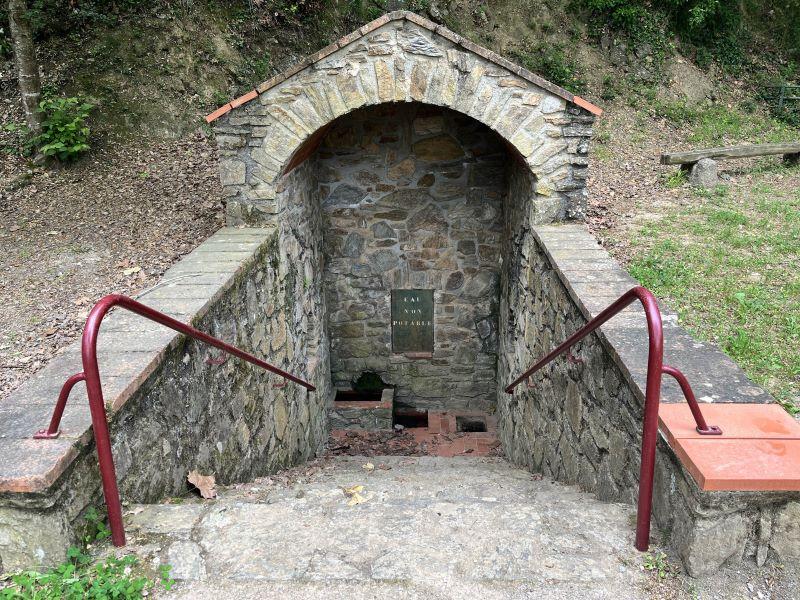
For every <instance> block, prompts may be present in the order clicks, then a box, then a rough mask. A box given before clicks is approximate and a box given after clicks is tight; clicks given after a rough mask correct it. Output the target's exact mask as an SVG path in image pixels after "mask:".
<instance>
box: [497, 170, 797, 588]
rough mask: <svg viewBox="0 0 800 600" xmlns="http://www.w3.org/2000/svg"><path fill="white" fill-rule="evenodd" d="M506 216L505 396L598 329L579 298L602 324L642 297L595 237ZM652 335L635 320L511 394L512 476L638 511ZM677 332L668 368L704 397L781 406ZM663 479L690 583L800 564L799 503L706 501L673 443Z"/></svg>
mask: <svg viewBox="0 0 800 600" xmlns="http://www.w3.org/2000/svg"><path fill="white" fill-rule="evenodd" d="M520 185H522V186H523V187H524V185H525V184H524V178H522V179H520V178H517V177H515V176H512V178H511V194H510V195H509V197H513V195H514V190H515V189H517V186H520ZM507 209H508V210H507V211H506V216H505V223H506V233H507V246H505V247H504V256H508V257H510V258H509V260H507V261H506V262H504V265H503V271H502V274H501V298H502V302H501V310H500V323H501V331H500V360H499V364H498V380H499V384H500V386H501V387H502V386H505V385H507V384H508V383H509V382H510V381H511V380H512V379H513V378H514V377H516V376H517V375H518V374H519V373H521V372H523V371H524V370H525V369H526V368H527V367H528V366H530V364H531V363H532V362H533V361H534V360H536V359H537V358H539V357H541V356H543V355H544V354H546V353H547V352H548V351H549V350H551V349H552V348H553V347H555V346H556V345H557V344H558V343H560V342H561V341H563V340H564V339H566V338H567V337H569V335H571V334H572V333H573V332H575V331H577V330H578V329H579V328H580V327H582V326H583V325H584V324H585V323H586V322H587V316H586V313H585V312H584V310H582V309H581V307H580V306H579V304H578V302H579V300H577V299H576V296H575V294H576V293H578V292H577V291H576V290H580V293H581V294H585V295H586V296H585V297H586V300H583V297H584V296H581V301H582V302H583V303H584V306H586V305H587V304H589V305H591V306H592V311H593V312H592V314H597V312H598V311H599V310H601V309H602V308H604V307H605V306H607V305H608V304H610V303H611V302H612V301H613V300H615V299H616V298H617V297H618V296H619V295H620V294H621V293H622V292H623V291H625V290H627V289H630V288H631V287H633V286H634V285H635V282H634V281H633V280H632V279H631V278H630V277H629V276H628V275H627V274H626V273H624V272H623V271H622V270H621V269H619V268H618V267H617V266H616V265H615V264H614V263H613V261H611V259H610V258H609V257H608V254H607V253H606V252H605V251H603V250H601V249H600V248H599V246H598V245H597V242H596V241H595V240H594V239H593V238H592V237H591V235H590V234H588V232H586V231H585V230H584V229H583V228H580V227H578V226H561V227H558V226H550V227H545V228H543V227H536V226H535V225H533V223H532V221H533V220H535V218H536V213H535V211H534V210H531V209H525V208H524V207H523V206H522V205H519V204H511V205H510V206H509V205H508V204H507ZM543 240H546V241H543ZM554 256H557V257H559V263H558V264H556V262H554V259H553V258H552V257H554ZM562 258H563V260H562ZM565 281H568V282H569V285H567V284H566V283H565ZM643 323H644V315H643V314H642V311H641V309H640V308H638V307H632V308H629V309H627V310H626V311H625V312H623V313H622V314H621V315H620V316H619V317H617V318H616V319H615V320H612V321H610V322H609V323H608V324H607V325H606V326H604V327H603V328H601V330H600V333H595V334H592V335H590V336H589V337H587V338H586V339H585V340H584V341H582V342H581V343H579V344H578V345H576V346H575V347H574V348H573V350H572V354H573V356H574V358H575V360H568V359H566V358H564V357H562V358H560V359H556V360H555V361H554V362H552V363H551V364H550V365H549V366H546V367H544V368H543V369H542V370H541V371H539V372H538V373H537V374H535V375H534V376H533V377H532V378H531V382H532V384H533V385H532V387H530V388H528V387H527V386H526V385H525V384H524V383H523V384H522V385H520V386H519V387H518V388H517V389H516V391H515V392H514V394H513V395H509V394H506V393H504V392H503V391H502V390H500V391H499V392H498V394H499V396H498V421H499V432H500V437H501V440H502V442H503V448H504V450H505V452H506V453H507V455H508V456H509V458H510V459H511V460H512V461H513V462H515V463H517V464H521V465H525V466H527V467H528V468H530V469H531V470H533V471H537V472H541V473H544V474H545V475H547V476H550V477H553V478H555V479H558V480H559V481H564V482H568V483H575V484H578V485H580V486H581V487H582V488H583V489H586V490H589V491H593V492H595V493H596V494H597V496H598V497H599V498H600V499H604V500H613V501H623V502H629V503H634V502H635V501H636V498H637V495H638V478H639V467H640V452H641V427H642V402H643V392H642V389H643V379H642V377H643V371H642V369H643V368H645V364H644V363H645V359H646V353H647V351H646V344H647V341H646V334H645V335H643V330H642V324H643ZM665 328H666V332H667V333H666V336H667V339H668V340H669V341H670V344H668V346H667V348H666V358H667V360H668V361H669V364H673V365H676V366H679V367H680V368H681V369H682V370H684V372H686V374H687V375H688V376H689V378H690V380H692V381H693V382H694V383H695V385H696V386H706V388H707V389H716V392H717V393H718V394H722V397H724V398H726V399H727V400H728V401H732V402H735V401H744V402H754V401H759V400H760V401H768V396H767V395H766V394H765V393H764V392H763V390H759V389H758V388H756V387H755V386H753V385H752V384H750V383H749V382H748V381H747V380H746V378H744V377H743V375H742V374H741V372H740V371H738V369H737V367H736V365H735V364H733V363H732V362H731V361H730V360H729V359H726V358H725V357H724V356H723V355H721V354H720V353H718V352H714V351H712V350H710V349H702V345H698V343H697V342H695V341H694V340H692V339H691V338H690V337H689V336H688V335H686V334H685V333H683V332H682V330H680V328H679V327H678V326H677V324H676V323H675V318H674V315H670V314H669V313H666V314H665ZM601 336H602V337H601ZM704 372H705V376H704V375H703V373H704ZM708 379H711V380H712V381H713V382H714V383H713V384H712V383H710V382H709V381H708ZM726 383H727V385H728V386H729V387H728V388H724V386H725V385H726ZM723 388H724V389H723ZM696 389H702V387H700V388H696ZM737 395H738V397H737ZM675 401H679V402H682V401H683V398H682V396H681V395H680V392H679V391H678V390H677V388H676V387H675V386H670V385H665V386H664V390H663V392H662V402H675ZM655 475H656V477H655V490H654V504H653V517H654V521H655V525H656V527H657V528H658V529H657V530H656V531H658V530H660V531H661V532H663V533H664V537H663V538H662V541H663V542H664V543H667V544H668V545H669V546H670V547H671V548H672V549H673V550H674V551H675V552H676V553H677V555H678V556H679V557H680V558H681V560H682V561H683V563H684V565H685V567H686V569H687V570H688V572H689V573H690V574H692V575H704V574H707V573H710V572H713V571H715V570H716V569H718V568H719V567H720V566H721V565H722V564H724V563H726V562H736V561H741V560H743V559H747V558H749V559H753V560H755V561H756V562H757V563H758V564H759V565H761V564H764V562H765V561H766V560H767V558H768V557H770V556H772V557H774V558H776V559H777V560H783V561H785V560H794V561H796V560H798V559H800V530H798V528H797V526H796V519H797V517H798V514H800V510H799V509H798V507H800V502H798V494H797V493H796V492H708V491H703V490H701V489H700V488H699V487H698V485H697V483H696V482H695V481H694V479H693V477H692V476H691V475H690V474H689V473H688V472H687V471H686V470H685V469H684V468H683V466H682V465H681V463H680V461H679V460H678V459H677V457H676V456H675V454H674V452H673V451H672V449H671V448H670V447H669V445H668V444H667V442H666V441H665V440H664V439H663V437H661V438H660V439H659V444H658V451H657V458H656V472H655ZM791 523H794V525H792V524H791ZM656 536H657V533H656Z"/></svg>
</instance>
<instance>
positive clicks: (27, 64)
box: [8, 0, 42, 135]
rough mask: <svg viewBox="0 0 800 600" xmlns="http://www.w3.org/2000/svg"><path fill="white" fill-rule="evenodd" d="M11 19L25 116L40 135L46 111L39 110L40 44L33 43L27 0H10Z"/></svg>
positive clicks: (9, 19)
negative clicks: (38, 49)
mask: <svg viewBox="0 0 800 600" xmlns="http://www.w3.org/2000/svg"><path fill="white" fill-rule="evenodd" d="M8 21H9V25H10V26H11V38H12V40H13V43H14V59H15V60H16V62H17V73H18V74H19V91H20V94H22V104H23V106H24V107H25V120H26V121H27V123H28V127H29V128H30V130H31V133H32V134H34V135H37V134H39V133H41V131H42V115H41V113H40V112H39V100H40V99H41V96H42V82H41V81H40V80H39V62H38V61H37V60H36V46H34V44H33V31H32V30H31V22H30V20H29V19H28V7H27V6H26V2H25V0H8Z"/></svg>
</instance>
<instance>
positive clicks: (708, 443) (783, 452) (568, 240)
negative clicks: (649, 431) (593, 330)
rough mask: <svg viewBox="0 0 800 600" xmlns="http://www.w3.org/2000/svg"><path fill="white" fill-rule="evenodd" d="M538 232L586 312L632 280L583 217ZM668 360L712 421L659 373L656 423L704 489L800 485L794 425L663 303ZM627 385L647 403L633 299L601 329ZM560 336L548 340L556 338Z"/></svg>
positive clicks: (642, 326)
mask: <svg viewBox="0 0 800 600" xmlns="http://www.w3.org/2000/svg"><path fill="white" fill-rule="evenodd" d="M534 234H535V236H536V239H537V241H538V243H539V245H540V246H541V248H542V250H543V251H544V252H545V253H546V255H547V256H548V258H549V260H550V263H551V265H552V266H553V268H554V270H555V271H556V273H557V274H558V276H559V278H560V279H561V281H562V282H563V284H564V286H565V287H566V288H567V290H568V292H569V294H570V296H571V297H572V299H573V300H574V301H575V303H576V305H577V306H578V307H579V309H580V310H581V312H582V313H583V315H584V317H585V318H586V320H587V321H588V320H590V319H592V318H593V317H595V316H597V314H599V313H600V312H601V311H602V310H603V309H605V308H606V307H607V306H608V305H609V304H611V303H612V302H613V301H615V300H616V299H617V298H619V296H621V295H622V294H623V293H624V292H626V291H627V290H629V289H630V288H632V287H634V286H635V285H638V284H637V282H636V281H635V280H634V279H633V278H632V277H630V275H628V273H626V272H625V271H624V270H623V269H622V268H621V267H620V266H619V265H618V263H617V262H616V261H615V260H614V259H613V258H611V256H610V255H609V254H608V252H607V251H605V250H604V249H602V248H601V246H600V244H599V243H598V242H597V240H595V238H594V237H593V236H592V235H591V234H590V233H589V232H588V230H587V229H586V228H585V226H584V225H581V224H567V225H545V226H537V227H535V228H534ZM661 312H662V317H663V321H664V363H665V364H667V365H671V366H673V367H676V368H678V369H680V370H681V371H683V373H684V374H685V375H686V376H687V378H688V379H689V382H690V384H691V385H692V388H693V390H694V392H695V395H696V396H697V398H698V400H699V401H700V409H701V410H702V411H703V414H704V416H705V418H706V421H707V422H708V423H709V424H713V425H718V426H719V427H721V428H722V431H723V435H721V436H713V437H711V436H700V435H699V434H697V433H696V431H695V429H694V427H695V424H694V421H693V419H692V417H691V412H690V410H689V407H688V405H687V404H686V400H685V398H684V396H683V394H682V392H681V391H680V388H679V387H678V385H677V383H676V382H675V381H673V380H672V378H670V377H664V378H663V384H662V394H661V402H662V404H661V406H660V410H659V419H660V429H661V433H662V435H663V436H664V437H665V439H666V440H667V442H668V443H669V445H670V447H671V448H672V449H673V450H674V451H675V453H676V455H677V456H678V458H679V459H680V461H681V462H682V464H683V465H684V467H685V468H686V469H687V471H688V472H689V473H691V475H692V477H693V478H694V479H695V481H696V482H697V483H698V485H699V487H700V489H701V490H708V491H799V490H800V424H798V423H797V422H796V421H795V420H794V419H793V418H792V417H791V416H789V415H788V414H787V413H786V412H785V411H784V410H783V408H782V407H780V406H779V405H777V404H776V403H775V402H774V400H773V399H772V397H771V396H770V395H769V394H768V393H767V392H766V391H765V390H763V389H762V388H761V387H759V386H757V385H756V384H754V383H752V382H751V381H750V380H749V379H748V378H747V376H746V375H745V373H744V372H743V371H742V370H741V368H740V367H739V366H738V365H737V364H736V363H735V362H734V361H733V360H731V359H730V358H729V357H728V356H726V355H725V354H723V353H722V352H721V351H720V350H718V349H717V348H715V347H714V346H712V345H711V344H707V343H704V342H700V341H698V340H696V339H694V338H693V337H692V336H691V335H689V333H687V332H686V331H685V330H684V329H683V328H682V327H680V326H679V325H678V320H677V315H676V314H675V313H674V312H672V311H670V310H668V309H664V308H663V307H662V309H661ZM597 335H598V337H599V339H600V341H601V343H602V344H604V346H605V347H606V348H607V350H608V351H609V352H610V354H611V356H612V357H613V359H614V361H615V362H616V364H617V365H618V367H619V368H620V371H621V372H622V373H623V375H624V376H625V377H626V378H627V379H628V383H629V384H630V387H631V389H632V390H633V391H634V393H635V394H636V396H637V397H638V398H639V401H640V402H641V403H644V397H645V381H646V376H647V348H648V334H647V327H646V318H645V315H644V310H643V309H642V307H641V305H640V304H639V303H635V304H632V305H631V306H630V307H629V308H627V309H626V310H625V311H623V312H622V313H620V314H619V315H618V316H616V317H613V318H612V319H611V320H610V321H608V322H607V323H605V324H604V325H603V326H602V327H601V328H600V329H599V330H598V332H597ZM559 341H560V340H554V344H555V343H558V342H559Z"/></svg>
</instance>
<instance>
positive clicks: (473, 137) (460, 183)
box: [284, 103, 533, 411]
mask: <svg viewBox="0 0 800 600" xmlns="http://www.w3.org/2000/svg"><path fill="white" fill-rule="evenodd" d="M301 165H302V168H297V169H295V170H293V171H292V172H291V173H289V174H288V176H286V177H285V179H284V180H285V181H297V180H298V179H299V178H300V177H302V178H303V179H304V180H305V181H306V182H308V181H313V183H312V184H311V185H312V186H316V190H315V192H316V195H317V197H318V199H319V206H320V209H321V227H320V233H321V237H322V255H323V257H324V261H323V264H324V267H323V269H322V271H323V274H322V287H323V295H324V298H325V305H326V308H327V324H328V328H327V329H328V339H329V344H330V346H329V347H330V372H331V380H332V384H333V386H334V388H336V389H340V390H344V389H348V388H350V387H351V386H352V384H353V382H355V381H356V380H357V379H358V378H359V377H360V376H361V375H362V374H363V373H365V372H368V373H375V374H377V375H378V376H379V377H380V379H381V380H382V381H383V382H385V383H386V384H387V385H389V386H392V387H393V388H394V390H395V396H394V400H395V406H396V407H405V408H415V409H423V410H458V411H490V410H492V409H493V407H494V404H495V402H496V399H497V390H498V381H497V367H498V345H499V339H498V335H499V318H498V317H499V313H500V304H501V298H500V290H501V277H502V276H501V270H502V263H503V261H502V255H503V252H504V248H503V247H504V243H505V241H506V239H507V235H506V229H507V228H506V222H505V218H504V215H505V213H506V212H507V207H506V204H507V203H508V202H509V198H508V196H509V182H510V181H512V180H513V179H518V178H519V174H520V173H523V172H525V173H529V170H528V169H527V168H526V165H525V163H524V161H523V160H522V159H521V158H520V157H518V155H517V154H516V152H515V151H514V150H513V148H511V147H510V146H509V145H508V144H507V143H506V142H505V141H504V140H503V139H502V138H501V137H500V136H499V135H498V134H496V133H495V132H493V131H492V130H491V129H489V128H488V127H487V126H486V125H484V124H482V123H480V122H478V121H477V120H475V119H473V118H471V117H468V116H466V115H463V114H461V113H458V112H456V111H453V110H450V109H447V108H442V107H437V106H431V105H426V104H422V103H389V104H382V105H378V106H373V107H367V108H362V109H358V110H355V111H353V112H351V113H349V114H347V115H345V116H342V117H340V118H338V119H336V120H335V121H333V122H332V123H331V124H330V125H329V126H326V127H325V129H324V131H322V132H320V133H318V134H314V135H312V136H311V137H310V138H309V141H308V142H307V143H306V144H305V145H304V146H302V147H301V148H300V149H299V150H298V151H297V152H296V153H295V154H294V157H293V159H292V160H291V161H290V162H289V163H288V164H287V170H290V169H293V168H295V167H300V166H301ZM527 179H528V180H532V177H531V176H530V175H528V178H527ZM308 185H309V184H308V183H306V184H305V185H304V187H306V188H308ZM292 187H295V188H296V187H298V186H297V184H294V185H293V186H292ZM517 190H518V191H520V192H522V193H529V194H530V193H532V190H533V184H532V181H531V183H530V185H529V186H527V189H526V188H525V186H522V187H521V186H517Z"/></svg>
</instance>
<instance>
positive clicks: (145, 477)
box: [0, 229, 331, 570]
mask: <svg viewBox="0 0 800 600" xmlns="http://www.w3.org/2000/svg"><path fill="white" fill-rule="evenodd" d="M315 252H318V245H317V247H316V248H315V247H313V246H312V247H311V248H309V247H307V246H303V245H301V244H300V243H298V242H297V239H296V238H295V237H293V236H292V234H291V231H284V232H279V231H277V230H272V231H265V230H237V229H223V230H222V231H221V232H219V233H218V234H216V235H215V236H213V237H212V238H211V239H210V240H208V241H207V242H205V243H204V244H202V245H201V246H200V247H199V248H197V249H196V250H195V251H194V252H193V253H192V254H190V255H189V256H188V257H186V258H185V259H184V260H182V261H181V262H180V263H178V264H177V265H176V266H175V267H173V268H172V269H170V270H169V271H168V272H167V273H166V274H165V276H164V279H163V283H162V284H160V285H159V286H158V287H157V288H156V289H154V290H153V291H152V292H150V293H147V294H144V295H143V296H142V297H141V298H140V300H141V301H142V302H143V303H145V304H147V305H149V306H152V307H154V308H156V309H158V310H162V311H164V312H166V313H167V314H169V315H171V316H175V317H176V318H179V319H184V320H191V322H192V324H193V325H194V326H195V327H197V328H198V329H200V330H202V331H207V332H209V333H211V334H212V335H214V336H216V337H219V338H221V339H222V340H225V341H227V342H229V343H232V344H234V345H236V346H238V347H240V348H242V349H244V350H246V351H250V352H252V353H254V354H255V355H256V356H260V357H262V358H264V359H265V360H267V361H269V362H272V363H274V364H276V365H277V366H279V367H281V368H283V369H286V370H288V371H290V372H294V373H296V374H297V375H298V376H300V377H303V378H307V379H308V380H310V381H311V382H312V383H313V384H314V385H316V386H317V392H308V391H307V390H306V389H305V388H303V387H301V386H298V385H296V384H293V383H289V384H286V383H285V382H284V381H283V380H282V379H281V378H279V377H278V376H276V375H272V374H270V373H268V372H266V371H264V370H262V369H260V368H258V367H255V366H252V365H250V364H249V363H245V362H243V361H239V360H237V359H233V358H230V357H227V356H226V355H224V354H223V353H221V352H220V351H217V350H216V349H210V348H209V347H208V346H205V345H203V344H199V343H197V342H195V341H193V340H187V339H185V338H184V337H183V336H180V335H177V334H174V333H172V332H170V331H169V330H165V329H164V328H163V327H160V326H158V325H155V324H152V323H149V322H146V321H144V320H143V319H141V318H140V317H138V316H136V315H132V314H130V313H126V312H122V311H115V312H114V313H112V314H111V315H109V317H108V318H107V320H106V321H105V322H104V325H103V327H102V330H101V333H100V348H99V352H98V354H99V357H100V371H101V377H102V378H103V381H104V391H105V395H106V400H107V401H108V403H109V405H110V406H111V407H112V412H111V417H110V420H111V435H112V446H113V455H114V459H115V463H116V470H117V477H118V480H119V483H120V489H121V493H122V497H123V499H125V500H131V501H135V502H153V501H158V500H160V499H162V498H164V497H165V496H171V495H176V494H181V493H183V492H184V491H185V490H186V489H187V484H186V476H187V474H188V472H189V471H190V470H192V469H198V470H200V471H201V472H202V473H206V474H213V475H215V476H216V478H217V481H220V482H222V483H231V482H236V481H247V480H250V479H252V478H254V477H258V476H260V475H265V474H268V473H271V472H274V471H277V470H279V469H282V468H285V467H288V466H291V465H294V464H298V463H300V462H303V461H305V460H307V459H309V458H311V457H313V456H314V455H315V454H317V453H318V452H319V451H320V450H321V449H322V447H323V444H324V442H325V440H326V433H327V413H326V408H327V402H328V400H329V398H330V394H331V386H330V377H329V366H328V355H327V348H328V345H327V343H326V342H327V340H326V337H325V332H324V326H323V324H324V322H325V314H324V302H323V301H322V295H321V273H319V272H317V273H314V272H313V271H312V272H311V273H310V275H309V276H308V279H307V280H304V278H303V275H302V272H300V269H302V266H303V265H304V264H307V263H312V262H314V261H317V260H319V257H318V256H315V255H314V253H315ZM309 357H313V358H312V359H309ZM80 370H81V367H80V353H79V348H78V346H77V345H75V346H73V347H71V348H69V350H68V351H67V353H65V354H64V355H62V356H60V357H59V358H57V359H56V360H54V361H53V362H52V363H51V364H50V365H48V366H47V367H45V369H43V370H42V371H41V372H40V373H38V374H37V375H36V376H35V377H34V378H32V379H31V380H30V381H29V382H27V383H26V384H25V385H23V386H22V387H21V388H19V390H17V392H15V393H14V394H12V395H11V396H10V397H9V398H8V399H7V400H6V401H5V402H4V403H3V407H2V408H3V410H8V407H9V406H11V407H12V410H13V407H14V406H19V407H20V411H19V412H20V415H21V416H20V417H19V418H16V419H14V418H12V419H10V420H9V419H0V434H1V435H0V438H2V439H1V440H0V447H2V449H3V456H4V461H3V462H2V465H0V466H1V467H2V469H3V472H2V473H0V565H1V566H2V568H3V569H5V570H13V569H16V568H22V567H30V566H31V565H37V564H54V563H59V562H61V561H62V560H63V558H64V554H65V552H66V549H67V547H68V546H69V545H70V544H71V543H73V542H74V540H75V539H76V527H77V526H79V524H80V521H81V515H82V514H83V512H84V510H85V509H86V508H87V507H88V506H90V505H92V504H98V505H100V504H101V503H102V497H101V494H100V483H99V474H98V472H97V466H96V465H97V458H96V453H95V449H94V443H93V441H92V438H91V434H90V431H89V425H90V422H89V418H88V407H87V400H86V395H85V392H84V391H83V389H82V388H83V386H82V384H79V385H78V386H77V387H76V389H75V391H74V393H73V397H72V398H71V399H70V402H69V404H68V408H67V412H66V414H65V418H64V422H63V425H62V429H63V433H62V435H61V437H59V438H58V439H56V440H31V439H30V436H31V435H32V434H33V432H34V431H35V430H36V429H39V428H41V427H44V426H46V424H47V422H48V419H49V414H50V413H51V412H52V407H53V404H54V403H55V399H56V397H57V392H58V388H59V386H60V384H61V383H62V382H63V380H64V379H65V378H66V377H67V376H68V375H70V374H72V373H74V372H78V371H80ZM9 428H11V429H9ZM26 449H27V450H26ZM25 452H27V456H23V455H22V453H25ZM15 453H16V454H15ZM8 469H11V470H12V471H13V472H6V471H7V470H8ZM50 482H52V483H50Z"/></svg>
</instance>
